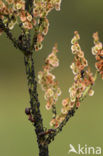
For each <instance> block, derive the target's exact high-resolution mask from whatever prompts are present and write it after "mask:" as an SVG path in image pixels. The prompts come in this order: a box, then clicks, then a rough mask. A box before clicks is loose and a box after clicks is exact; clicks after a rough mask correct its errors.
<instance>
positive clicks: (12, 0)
mask: <svg viewBox="0 0 103 156" xmlns="http://www.w3.org/2000/svg"><path fill="white" fill-rule="evenodd" d="M6 2H7V3H8V4H13V3H14V0H6Z"/></svg>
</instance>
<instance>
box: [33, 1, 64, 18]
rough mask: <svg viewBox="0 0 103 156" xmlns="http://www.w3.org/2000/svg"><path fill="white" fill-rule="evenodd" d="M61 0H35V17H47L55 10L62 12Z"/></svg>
mask: <svg viewBox="0 0 103 156" xmlns="http://www.w3.org/2000/svg"><path fill="white" fill-rule="evenodd" d="M60 4H61V0H39V1H38V0H34V9H33V14H34V16H35V17H46V16H47V15H48V13H49V12H50V11H51V10H52V9H53V8H55V9H56V10H60Z"/></svg>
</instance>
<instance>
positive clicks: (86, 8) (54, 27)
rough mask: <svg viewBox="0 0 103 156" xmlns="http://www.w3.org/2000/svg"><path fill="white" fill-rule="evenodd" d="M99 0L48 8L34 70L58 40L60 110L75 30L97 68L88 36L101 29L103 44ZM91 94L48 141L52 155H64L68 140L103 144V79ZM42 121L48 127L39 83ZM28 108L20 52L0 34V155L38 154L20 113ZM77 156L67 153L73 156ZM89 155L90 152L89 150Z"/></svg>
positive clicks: (102, 8) (102, 3) (69, 79)
mask: <svg viewBox="0 0 103 156" xmlns="http://www.w3.org/2000/svg"><path fill="white" fill-rule="evenodd" d="M102 15H103V0H99V1H98V0H85V1H82V0H77V1H76V0H72V1H69V0H63V1H62V5H61V11H60V12H56V11H55V10H54V11H52V12H51V13H50V14H49V16H48V18H49V22H50V28H49V33H48V35H47V36H46V38H45V41H44V46H43V49H42V50H41V51H39V52H37V53H35V54H34V60H35V72H36V74H37V73H38V71H40V70H42V65H44V60H45V58H46V57H47V56H48V54H49V53H50V52H51V50H52V47H53V46H54V44H55V43H58V49H59V53H58V57H59V59H60V66H59V67H58V68H57V69H55V70H54V71H53V73H54V74H55V75H56V78H57V80H58V81H59V86H60V87H61V89H62V95H61V97H60V98H59V101H58V103H57V105H58V112H60V107H61V100H62V99H63V98H65V97H67V96H68V88H69V87H70V86H71V85H72V83H73V74H72V72H71V69H70V65H71V63H72V60H73V55H72V53H71V39H72V37H73V32H74V31H75V30H77V31H79V33H80V36H81V40H80V45H81V47H82V50H83V51H84V52H85V57H86V58H87V59H88V62H89V65H90V67H91V69H92V71H93V72H95V68H94V64H95V58H94V56H93V55H92V54H91V47H92V46H93V39H92V34H93V33H94V32H96V31H98V32H99V35H100V40H101V41H102V42H103V19H102ZM94 90H95V94H94V96H93V97H87V98H86V99H85V100H84V102H83V103H82V104H81V107H80V108H79V110H78V111H77V112H76V114H75V116H74V117H73V118H71V119H70V121H69V122H68V124H67V125H66V126H65V127H64V129H63V132H62V133H60V134H59V135H58V136H57V137H56V139H55V141H54V142H52V144H51V145H50V147H49V149H50V156H63V155H64V156H67V155H68V150H69V144H72V145H74V147H76V148H77V145H78V144H81V146H84V145H85V144H87V145H88V146H94V147H95V146H100V147H103V133H102V132H103V124H102V123H103V81H102V80H101V77H100V76H98V79H97V81H96V83H95V86H94ZM38 92H39V99H40V102H41V111H42V114H43V118H44V125H45V126H48V127H49V122H50V120H51V116H52V114H51V113H49V112H48V111H46V110H45V100H44V99H43V95H44V93H43V92H42V91H41V88H40V86H38ZM28 106H29V95H28V87H27V80H26V75H25V67H24V58H23V54H22V53H21V52H20V51H19V50H16V49H15V48H14V47H13V45H12V44H11V41H9V40H8V39H7V38H6V35H5V34H3V35H2V36H0V155H1V156H18V155H19V156H37V155H38V154H37V152H38V149H37V144H36V136H35V134H34V127H33V126H32V124H31V123H29V121H28V119H27V116H26V115H25V113H24V110H25V107H28ZM74 155H75V154H71V156H74ZM91 155H92V154H91ZM102 155H103V154H102Z"/></svg>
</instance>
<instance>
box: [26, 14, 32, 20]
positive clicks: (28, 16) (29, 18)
mask: <svg viewBox="0 0 103 156" xmlns="http://www.w3.org/2000/svg"><path fill="white" fill-rule="evenodd" d="M27 20H28V21H29V22H31V21H32V16H31V15H30V14H28V15H27Z"/></svg>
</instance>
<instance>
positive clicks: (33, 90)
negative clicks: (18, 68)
mask: <svg viewBox="0 0 103 156" xmlns="http://www.w3.org/2000/svg"><path fill="white" fill-rule="evenodd" d="M24 63H25V67H26V75H27V80H28V89H29V95H30V105H31V110H32V116H33V119H34V127H35V133H36V135H37V143H38V147H39V156H48V145H47V144H46V145H45V146H44V145H43V144H42V143H43V141H44V139H45V136H39V134H40V133H41V132H44V128H43V120H42V117H41V112H40V103H39V100H38V93H37V82H36V80H35V71H34V60H33V54H32V55H28V56H24Z"/></svg>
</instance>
